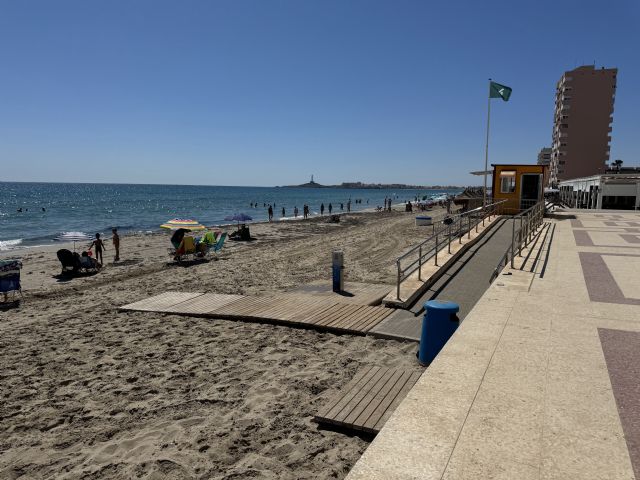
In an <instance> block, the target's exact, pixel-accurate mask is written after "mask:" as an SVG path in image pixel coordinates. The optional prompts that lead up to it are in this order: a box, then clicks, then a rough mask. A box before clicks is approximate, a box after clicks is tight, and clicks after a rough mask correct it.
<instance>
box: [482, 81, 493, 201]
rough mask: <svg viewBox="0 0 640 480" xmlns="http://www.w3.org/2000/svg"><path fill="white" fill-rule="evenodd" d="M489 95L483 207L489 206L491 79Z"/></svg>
mask: <svg viewBox="0 0 640 480" xmlns="http://www.w3.org/2000/svg"><path fill="white" fill-rule="evenodd" d="M488 93H489V95H487V143H486V144H485V148H484V191H483V194H482V206H483V207H485V206H486V205H487V168H488V164H489V121H490V120H491V79H489V92H488Z"/></svg>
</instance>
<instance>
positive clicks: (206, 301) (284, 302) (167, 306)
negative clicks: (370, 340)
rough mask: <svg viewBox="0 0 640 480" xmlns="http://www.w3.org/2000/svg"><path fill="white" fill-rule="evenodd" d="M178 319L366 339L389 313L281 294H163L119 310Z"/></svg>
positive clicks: (377, 309) (387, 309) (326, 299)
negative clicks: (196, 318)
mask: <svg viewBox="0 0 640 480" xmlns="http://www.w3.org/2000/svg"><path fill="white" fill-rule="evenodd" d="M120 309H121V310H139V311H153V312H162V313H173V314H178V315H190V316H201V317H207V318H225V319H236V320H246V321H269V322H274V323H280V324H285V325H291V326H298V327H306V328H315V329H318V330H328V331H335V332H344V333H353V334H359V335H366V334H367V333H368V332H369V331H370V330H371V329H372V328H373V327H375V326H376V325H378V323H380V322H381V321H383V320H384V319H385V318H387V317H388V316H389V315H390V314H391V313H392V312H393V310H391V309H389V308H385V307H375V306H370V305H359V304H354V303H343V302H340V301H337V300H333V299H331V298H326V297H324V296H312V295H304V294H299V293H295V292H294V293H285V294H280V295H274V296H269V297H266V296H265V297H247V296H243V295H223V294H217V293H190V294H185V293H180V292H165V293H162V294H160V295H156V296H155V297H151V298H147V299H145V300H141V301H139V302H135V303H131V304H129V305H124V306H123V307H120Z"/></svg>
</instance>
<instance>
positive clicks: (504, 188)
mask: <svg viewBox="0 0 640 480" xmlns="http://www.w3.org/2000/svg"><path fill="white" fill-rule="evenodd" d="M515 191H516V172H515V171H503V172H500V193H513V192H515Z"/></svg>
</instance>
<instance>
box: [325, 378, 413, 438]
mask: <svg viewBox="0 0 640 480" xmlns="http://www.w3.org/2000/svg"><path fill="white" fill-rule="evenodd" d="M420 375H422V372H421V371H416V370H399V369H394V368H383V367H373V366H369V367H365V368H363V369H361V370H359V371H358V373H357V374H356V376H355V377H354V378H353V380H351V382H349V383H348V384H347V386H346V387H345V388H344V389H343V390H342V391H341V392H340V394H339V395H337V396H336V397H335V398H333V399H332V400H331V401H329V403H327V404H326V405H325V407H324V408H323V409H322V410H321V411H320V412H319V413H318V414H317V415H315V417H314V420H315V421H316V422H318V423H326V424H331V425H336V426H339V427H344V428H349V429H354V430H360V431H363V432H368V433H378V432H379V431H380V429H381V428H382V426H383V425H384V424H385V422H386V421H387V420H388V419H389V417H390V416H391V414H392V413H393V412H394V410H395V409H396V407H397V406H398V405H399V404H400V402H401V401H402V400H403V399H404V397H406V396H407V393H409V390H411V388H412V387H413V385H414V384H415V383H416V382H417V381H418V378H420Z"/></svg>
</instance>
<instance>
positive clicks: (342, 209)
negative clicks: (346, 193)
mask: <svg viewBox="0 0 640 480" xmlns="http://www.w3.org/2000/svg"><path fill="white" fill-rule="evenodd" d="M340 211H341V212H343V211H344V203H341V204H340Z"/></svg>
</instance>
